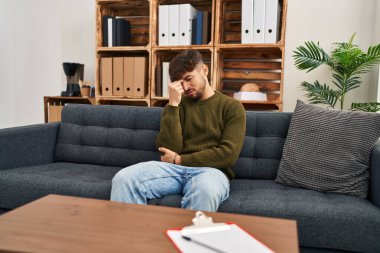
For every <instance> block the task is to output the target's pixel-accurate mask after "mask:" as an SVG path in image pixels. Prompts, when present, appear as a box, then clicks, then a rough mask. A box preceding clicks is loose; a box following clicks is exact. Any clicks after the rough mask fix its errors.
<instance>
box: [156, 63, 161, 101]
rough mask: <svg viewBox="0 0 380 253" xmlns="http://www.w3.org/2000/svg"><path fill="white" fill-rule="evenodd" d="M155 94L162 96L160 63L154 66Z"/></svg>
mask: <svg viewBox="0 0 380 253" xmlns="http://www.w3.org/2000/svg"><path fill="white" fill-rule="evenodd" d="M156 96H157V97H162V68H161V65H157V66H156Z"/></svg>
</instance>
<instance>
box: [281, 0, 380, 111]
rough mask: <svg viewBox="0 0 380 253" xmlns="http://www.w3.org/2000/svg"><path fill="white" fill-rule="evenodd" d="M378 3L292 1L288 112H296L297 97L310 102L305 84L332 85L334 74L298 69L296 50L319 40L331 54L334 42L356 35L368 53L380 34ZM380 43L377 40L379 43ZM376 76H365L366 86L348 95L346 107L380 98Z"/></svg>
mask: <svg viewBox="0 0 380 253" xmlns="http://www.w3.org/2000/svg"><path fill="white" fill-rule="evenodd" d="M378 2H379V0H365V1H362V0H333V1H332V0H319V1H315V0H288V14H287V28H286V50H285V57H286V59H285V72H284V74H285V76H284V111H293V110H294V107H295V104H296V100H297V98H298V99H302V100H304V101H307V98H306V97H304V94H305V92H304V91H303V90H301V88H300V83H301V82H302V81H309V82H314V81H315V80H319V81H321V82H326V83H327V84H331V71H329V69H327V68H326V67H320V68H318V69H316V70H314V71H312V72H309V73H306V72H305V71H300V70H297V69H296V68H295V67H294V60H293V58H292V55H293V51H294V50H295V49H296V47H297V46H299V45H301V44H303V43H304V42H305V41H319V42H320V45H321V46H322V47H323V48H324V49H325V50H326V51H330V49H331V43H333V42H346V41H348V40H349V38H350V37H351V35H352V34H353V33H354V32H356V38H355V41H354V42H355V43H356V44H357V45H359V47H360V48H362V49H363V50H365V51H366V50H367V48H368V46H370V45H373V44H375V41H374V40H375V38H374V36H373V35H374V34H375V33H378V31H379V26H377V28H376V29H375V18H376V15H375V14H376V13H377V14H379V13H380V12H379V9H378V5H379V4H378ZM376 8H377V9H376ZM379 42H380V41H379V39H378V38H377V43H379ZM377 43H376V44H377ZM374 72H376V70H374ZM375 77H376V75H374V74H372V75H366V76H363V84H362V86H361V87H360V88H358V89H357V90H354V91H352V92H353V94H350V95H348V96H347V99H346V102H345V104H346V107H349V106H350V105H351V102H354V101H358V102H360V101H362V102H366V101H369V100H375V99H376V96H374V92H373V90H374V89H376V86H377V79H376V78H375ZM375 94H376V93H375Z"/></svg>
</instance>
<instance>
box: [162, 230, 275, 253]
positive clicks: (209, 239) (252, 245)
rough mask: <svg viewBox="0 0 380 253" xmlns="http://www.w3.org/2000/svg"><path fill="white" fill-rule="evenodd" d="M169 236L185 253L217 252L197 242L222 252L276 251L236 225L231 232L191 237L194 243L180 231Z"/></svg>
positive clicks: (265, 252)
mask: <svg viewBox="0 0 380 253" xmlns="http://www.w3.org/2000/svg"><path fill="white" fill-rule="evenodd" d="M167 235H168V236H169V237H170V239H171V240H172V241H173V242H174V244H175V245H176V246H177V248H178V249H179V250H180V251H181V252H183V253H194V252H197V253H215V251H213V250H210V249H208V248H206V247H204V246H201V245H199V244H197V243H196V242H195V241H198V242H201V243H203V244H206V245H208V246H210V247H213V248H215V249H218V250H219V251H221V252H228V253H236V252H239V253H252V252H255V253H274V251H272V250H271V249H269V248H268V247H267V246H265V245H264V244H263V243H261V242H260V241H258V240H257V239H256V238H254V237H253V236H251V235H250V234H248V233H247V232H245V231H244V230H243V229H241V228H240V227H239V226H237V225H236V224H231V225H230V229H229V230H224V231H216V232H211V233H200V234H193V235H189V237H190V238H191V239H192V240H193V241H187V240H185V239H184V238H182V235H181V231H180V230H168V231H167Z"/></svg>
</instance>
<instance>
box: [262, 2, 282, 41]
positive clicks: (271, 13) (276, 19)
mask: <svg viewBox="0 0 380 253" xmlns="http://www.w3.org/2000/svg"><path fill="white" fill-rule="evenodd" d="M280 14H281V8H280V4H279V2H278V0H266V4H265V36H264V37H265V43H276V42H277V40H278V38H279V30H280V29H279V26H280Z"/></svg>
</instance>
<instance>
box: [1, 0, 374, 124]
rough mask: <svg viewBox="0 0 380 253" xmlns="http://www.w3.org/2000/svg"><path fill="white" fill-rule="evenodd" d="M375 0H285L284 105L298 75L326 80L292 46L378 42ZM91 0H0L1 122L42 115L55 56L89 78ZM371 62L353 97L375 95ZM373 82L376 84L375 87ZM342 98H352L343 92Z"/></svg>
mask: <svg viewBox="0 0 380 253" xmlns="http://www.w3.org/2000/svg"><path fill="white" fill-rule="evenodd" d="M379 2H380V0H365V1H363V0H333V1H332V0H319V1H315V0H288V15H287V29H286V50H285V51H286V52H285V57H286V59H285V70H284V71H285V78H284V110H285V111H293V109H294V106H295V103H296V99H297V98H301V99H303V100H306V98H305V97H303V95H304V92H303V91H302V90H301V89H300V85H299V84H300V83H301V82H302V81H305V80H307V81H310V82H313V81H315V80H319V81H324V82H330V81H331V78H330V76H331V73H330V71H328V69H326V68H320V69H317V70H314V71H313V72H311V73H308V74H306V73H305V72H303V71H299V70H297V69H296V68H295V67H294V63H293V58H292V54H293V51H294V50H295V48H296V47H297V46H299V45H301V44H303V42H304V41H310V40H312V41H319V42H320V44H321V45H322V46H323V48H325V49H326V50H328V49H330V46H331V43H332V42H341V41H347V40H348V39H349V38H350V36H351V34H352V33H354V32H357V36H356V40H355V42H356V43H357V44H358V45H359V46H360V47H361V48H362V49H367V48H368V46H369V45H373V44H375V43H379V42H380V34H379V32H378V31H379V30H380V17H379V15H377V16H376V15H375V14H376V13H380V3H379ZM95 38H96V37H95V0H33V1H30V0H0V77H1V82H0V128H4V127H11V126H19V125H27V124H34V123H42V122H43V96H48V95H51V96H54V95H59V94H60V91H61V90H63V89H65V76H64V73H63V70H62V62H65V61H70V62H80V63H84V64H85V79H86V80H89V81H91V82H92V83H93V82H94V78H95ZM377 76H378V70H374V71H373V72H372V73H371V75H367V76H366V78H363V80H364V82H365V83H364V84H363V85H362V87H361V88H360V90H359V89H358V90H355V91H354V93H355V95H356V98H355V100H356V101H368V100H375V99H376V92H377V80H378V79H377ZM379 90H380V89H379ZM347 100H349V101H347V102H348V103H347V104H350V103H351V101H353V100H354V99H353V96H352V95H351V96H349V97H348V99H347Z"/></svg>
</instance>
